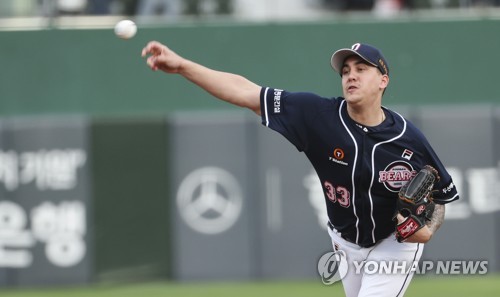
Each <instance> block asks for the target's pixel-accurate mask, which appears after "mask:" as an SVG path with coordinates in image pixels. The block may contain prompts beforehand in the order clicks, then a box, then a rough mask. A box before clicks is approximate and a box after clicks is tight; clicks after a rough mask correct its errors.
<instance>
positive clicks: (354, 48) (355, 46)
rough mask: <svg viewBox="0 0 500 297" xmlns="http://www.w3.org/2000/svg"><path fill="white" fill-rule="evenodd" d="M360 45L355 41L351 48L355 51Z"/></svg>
mask: <svg viewBox="0 0 500 297" xmlns="http://www.w3.org/2000/svg"><path fill="white" fill-rule="evenodd" d="M360 46H361V43H355V44H353V45H352V47H351V49H353V50H355V51H357V50H358V49H359V47H360Z"/></svg>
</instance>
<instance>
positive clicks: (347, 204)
mask: <svg viewBox="0 0 500 297" xmlns="http://www.w3.org/2000/svg"><path fill="white" fill-rule="evenodd" d="M260 100H261V114H262V123H263V124H264V125H266V126H267V127H269V128H271V129H273V130H275V131H277V132H279V133H280V134H282V135H283V136H285V137H286V138H287V139H288V140H289V141H290V142H291V143H292V144H294V145H295V146H296V147H297V149H298V150H299V151H302V152H304V153H305V154H306V156H307V158H308V159H309V160H310V162H311V164H312V166H313V167H314V169H315V170H316V173H317V174H318V176H319V179H320V181H321V186H322V187H323V191H324V194H325V201H326V205H327V211H328V217H329V219H330V222H331V224H332V225H333V226H334V227H335V228H336V229H337V230H338V231H339V232H341V234H342V237H344V238H346V239H347V240H349V241H351V242H354V243H356V244H358V245H360V246H371V245H373V244H374V243H376V242H378V241H379V240H381V239H384V238H387V237H388V236H389V235H391V234H392V233H393V232H394V230H395V223H394V222H393V221H392V217H393V215H394V213H395V210H396V201H397V199H398V198H397V197H398V192H399V189H400V188H401V187H402V186H403V185H404V184H405V183H406V182H408V180H409V179H411V178H412V177H413V176H415V175H416V174H417V172H418V171H419V170H420V169H421V168H422V167H424V166H425V165H431V166H433V167H434V168H436V169H437V171H438V172H439V175H440V177H441V178H440V180H439V182H438V183H437V184H436V187H435V189H436V190H437V191H436V192H435V193H434V195H433V197H434V201H435V202H436V203H438V204H445V203H448V202H451V201H453V200H456V199H458V193H457V190H456V187H455V186H454V185H453V181H452V178H451V176H450V175H449V173H448V172H447V171H446V169H445V168H444V166H443V164H442V163H441V161H440V160H439V158H438V157H437V155H436V153H435V152H434V150H433V149H432V147H431V146H430V144H429V142H428V141H427V139H426V138H425V137H424V135H423V134H422V133H421V132H420V131H419V130H418V129H417V128H416V127H415V126H414V125H413V124H412V123H410V122H409V121H408V120H406V119H405V118H404V117H402V116H401V115H400V114H398V113H396V112H394V111H391V110H389V109H387V108H383V109H384V112H385V114H386V119H385V120H384V122H383V123H381V124H380V125H378V126H375V127H366V126H363V125H360V124H358V123H356V122H355V121H353V120H352V119H351V118H350V117H349V115H348V113H347V108H346V107H347V103H346V102H345V100H344V98H341V97H339V98H331V99H329V98H323V97H320V96H317V95H315V94H311V93H291V92H287V91H283V90H279V89H272V88H262V91H261V96H260ZM325 223H326V222H325Z"/></svg>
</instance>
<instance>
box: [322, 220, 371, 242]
mask: <svg viewBox="0 0 500 297" xmlns="http://www.w3.org/2000/svg"><path fill="white" fill-rule="evenodd" d="M327 224H328V228H330V230H332V231H334V232H337V230H336V229H335V227H334V226H333V224H332V222H330V221H328V223H327ZM338 233H339V235H340V237H342V238H343V239H344V240H345V241H348V242H350V243H353V244H356V245H359V246H360V247H363V248H371V247H372V246H374V245H376V244H377V243H376V242H375V243H369V244H359V243H355V242H354V241H353V240H351V239H349V237H347V236H346V235H344V234H342V232H338Z"/></svg>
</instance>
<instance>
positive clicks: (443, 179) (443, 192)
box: [423, 138, 459, 204]
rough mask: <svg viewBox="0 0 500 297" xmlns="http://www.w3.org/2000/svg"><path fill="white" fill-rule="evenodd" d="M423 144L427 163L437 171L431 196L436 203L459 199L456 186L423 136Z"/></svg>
mask: <svg viewBox="0 0 500 297" xmlns="http://www.w3.org/2000/svg"><path fill="white" fill-rule="evenodd" d="M423 144H424V146H425V147H426V151H427V154H428V158H429V160H430V161H429V165H431V166H433V167H434V168H435V169H436V170H437V171H438V173H439V181H438V182H437V183H436V185H435V186H434V190H435V191H434V193H433V194H432V197H433V199H434V202H435V203H436V204H446V203H450V202H452V201H455V200H457V199H459V195H458V191H457V187H456V186H455V184H454V183H453V179H452V177H451V175H450V174H449V173H448V171H447V170H446V168H445V167H444V165H443V163H442V162H441V160H440V159H439V158H438V156H437V154H436V153H435V152H434V149H433V148H432V147H431V145H430V144H429V142H428V141H427V140H426V139H425V138H424V143H423Z"/></svg>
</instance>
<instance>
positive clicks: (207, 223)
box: [177, 167, 243, 234]
mask: <svg viewBox="0 0 500 297" xmlns="http://www.w3.org/2000/svg"><path fill="white" fill-rule="evenodd" d="M242 201H243V199H242V194H241V189H240V187H239V184H238V181H237V180H236V178H234V176H233V175H231V174H230V173H229V172H227V171H225V170H224V169H221V168H217V167H204V168H200V169H197V170H195V171H193V172H191V173H190V174H189V175H187V176H186V178H184V180H183V181H182V182H181V184H180V186H179V190H178V192H177V206H178V208H179V212H180V215H181V217H182V218H183V219H184V221H185V222H186V224H187V225H188V226H189V227H191V228H192V229H194V230H196V231H198V232H201V233H205V234H216V233H221V232H224V231H226V230H227V229H229V228H231V226H233V224H234V223H235V222H236V221H237V220H238V218H239V216H240V213H241V207H242Z"/></svg>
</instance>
